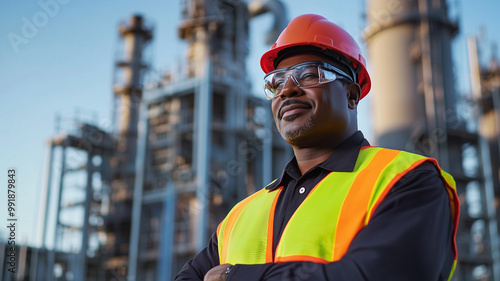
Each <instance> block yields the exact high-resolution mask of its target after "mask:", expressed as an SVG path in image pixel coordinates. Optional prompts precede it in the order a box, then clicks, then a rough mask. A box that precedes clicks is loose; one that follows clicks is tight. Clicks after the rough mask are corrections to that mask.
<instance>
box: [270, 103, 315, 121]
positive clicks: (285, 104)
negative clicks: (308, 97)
mask: <svg viewBox="0 0 500 281" xmlns="http://www.w3.org/2000/svg"><path fill="white" fill-rule="evenodd" d="M292 104H303V105H307V106H311V105H310V104H309V103H307V102H305V101H301V100H295V99H287V100H285V101H284V102H283V104H282V105H281V106H280V109H279V110H278V113H277V116H276V118H277V119H279V117H280V116H281V110H282V109H283V107H285V106H288V105H292Z"/></svg>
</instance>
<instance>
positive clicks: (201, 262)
mask: <svg viewBox="0 0 500 281" xmlns="http://www.w3.org/2000/svg"><path fill="white" fill-rule="evenodd" d="M217 265H219V250H218V242H217V234H216V233H214V234H213V235H212V237H211V238H210V240H209V241H208V245H207V247H205V248H204V249H203V250H201V251H200V252H199V253H198V254H197V255H196V256H195V257H194V258H193V259H191V260H189V261H188V262H187V263H186V264H185V265H184V267H182V269H181V271H180V272H179V273H178V274H177V276H175V281H201V280H203V277H204V276H205V274H206V273H207V272H208V271H209V270H210V269H212V268H213V267H215V266H217Z"/></svg>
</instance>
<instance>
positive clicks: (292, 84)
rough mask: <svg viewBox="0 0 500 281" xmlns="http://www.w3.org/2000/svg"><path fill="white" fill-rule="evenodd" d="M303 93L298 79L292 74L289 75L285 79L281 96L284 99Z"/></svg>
mask: <svg viewBox="0 0 500 281" xmlns="http://www.w3.org/2000/svg"><path fill="white" fill-rule="evenodd" d="M301 94H302V89H301V88H300V87H299V83H298V82H297V79H296V78H295V77H293V76H292V75H290V76H288V77H287V78H286V80H285V85H284V86H283V89H282V90H281V94H280V97H281V98H282V99H285V98H290V97H295V96H299V95H301Z"/></svg>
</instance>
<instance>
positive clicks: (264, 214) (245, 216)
mask: <svg viewBox="0 0 500 281" xmlns="http://www.w3.org/2000/svg"><path fill="white" fill-rule="evenodd" d="M279 191H280V189H275V190H273V191H268V190H265V189H262V190H261V191H259V192H257V193H256V194H254V195H252V196H250V197H248V198H247V199H245V200H244V202H245V204H244V205H241V206H238V205H237V206H238V208H237V210H236V211H235V212H233V214H231V215H230V216H229V218H228V219H227V220H228V225H227V226H226V229H225V230H224V232H225V234H226V235H227V236H226V237H225V238H224V241H223V251H222V253H223V254H224V255H225V256H224V259H221V263H222V261H224V262H225V263H230V264H236V263H238V264H261V263H265V262H266V251H267V249H268V247H267V242H268V235H269V233H268V227H267V226H268V224H269V216H270V212H271V209H272V206H273V202H274V200H275V198H276V197H277V196H278V194H279ZM230 223H232V226H231V228H229V227H228V226H229V224H230ZM271 241H272V240H271ZM271 249H272V247H271Z"/></svg>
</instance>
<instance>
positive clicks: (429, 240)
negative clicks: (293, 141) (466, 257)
mask: <svg viewBox="0 0 500 281" xmlns="http://www.w3.org/2000/svg"><path fill="white" fill-rule="evenodd" d="M449 201H450V199H449V196H448V194H447V191H446V187H445V185H444V183H443V181H442V179H441V177H440V176H439V174H438V170H437V169H436V167H435V166H434V165H433V164H432V163H430V162H425V163H423V164H422V165H420V166H419V167H417V168H416V169H414V170H413V171H410V172H409V173H408V174H406V175H405V176H403V177H402V178H401V179H400V180H399V181H398V182H397V183H396V184H395V185H394V187H393V188H392V189H391V191H390V192H389V193H388V194H387V196H386V198H385V199H384V200H383V201H382V203H381V204H380V205H379V207H378V208H377V210H376V211H375V213H374V214H373V216H372V218H371V220H370V222H369V223H368V225H367V226H366V227H364V228H363V229H362V230H361V231H360V232H359V233H358V234H357V235H356V236H355V237H354V239H353V241H352V243H351V245H350V246H349V249H348V251H347V252H346V254H345V255H344V257H343V258H342V259H341V260H339V261H337V262H332V263H328V264H316V263H311V262H289V263H281V264H263V265H235V266H233V268H232V270H231V272H230V274H229V275H228V276H227V277H228V278H227V279H226V280H228V281H233V280H249V281H250V280H268V281H278V280H279V281H282V280H317V281H322V280H330V281H352V280H356V281H362V280H370V281H378V280H380V281H382V280H406V281H421V280H448V277H449V273H450V270H451V267H452V265H453V261H454V248H453V247H454V246H453V220H452V218H451V212H450V203H449Z"/></svg>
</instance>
